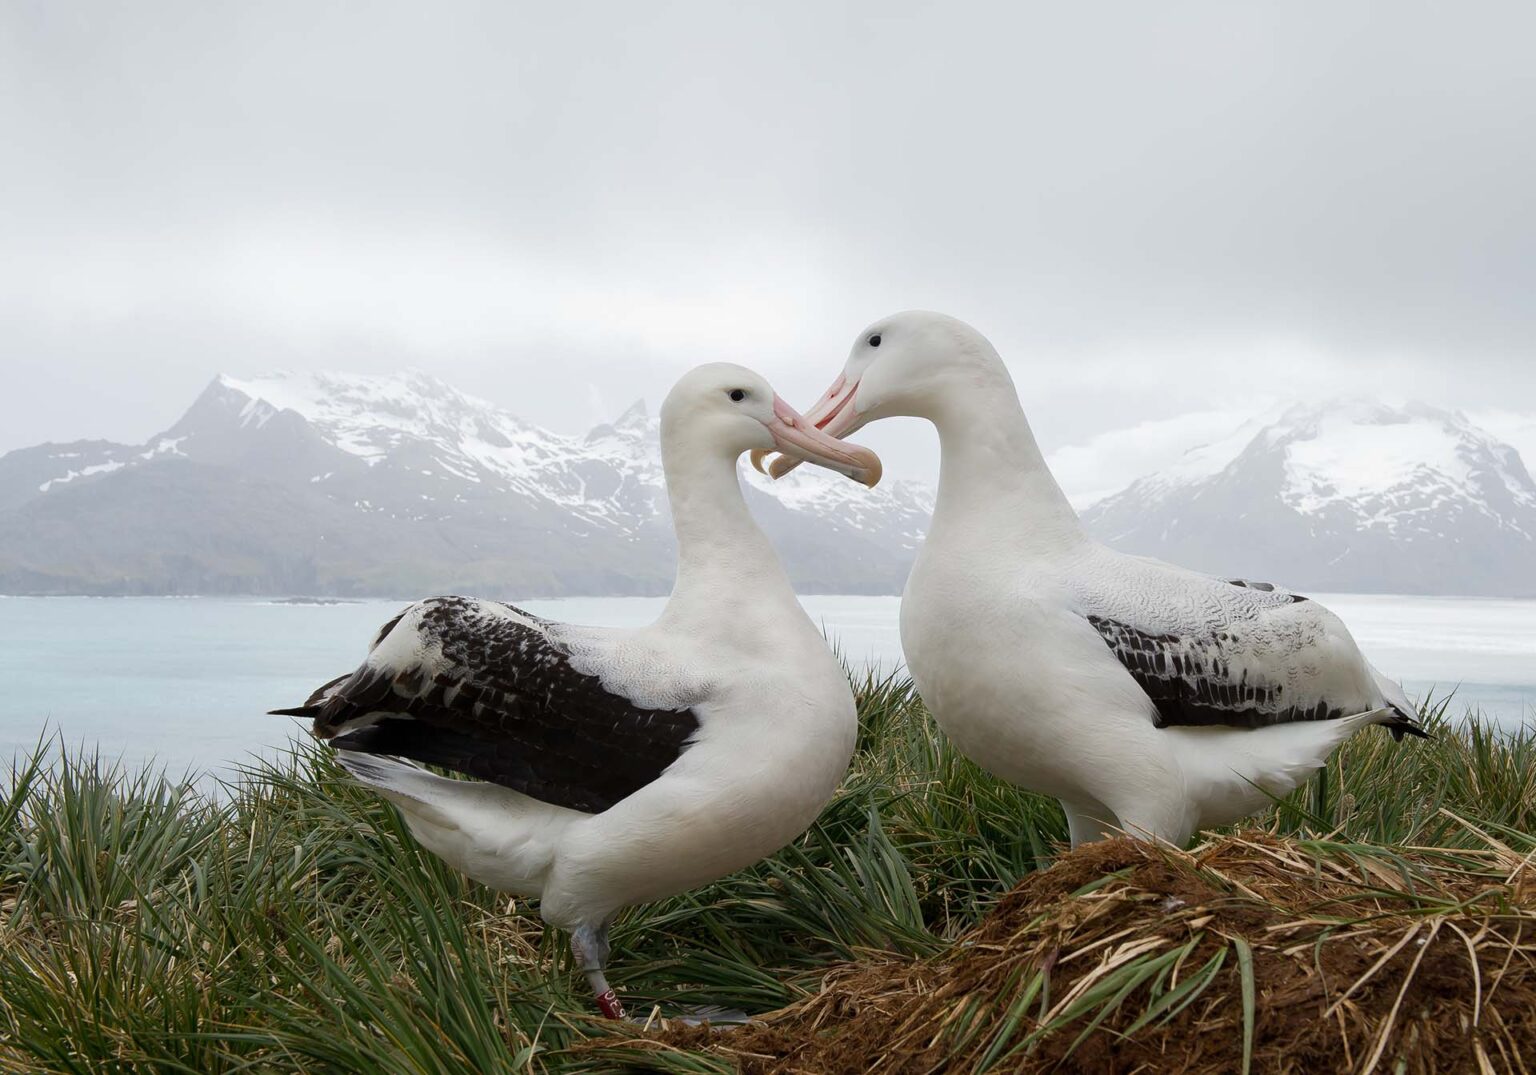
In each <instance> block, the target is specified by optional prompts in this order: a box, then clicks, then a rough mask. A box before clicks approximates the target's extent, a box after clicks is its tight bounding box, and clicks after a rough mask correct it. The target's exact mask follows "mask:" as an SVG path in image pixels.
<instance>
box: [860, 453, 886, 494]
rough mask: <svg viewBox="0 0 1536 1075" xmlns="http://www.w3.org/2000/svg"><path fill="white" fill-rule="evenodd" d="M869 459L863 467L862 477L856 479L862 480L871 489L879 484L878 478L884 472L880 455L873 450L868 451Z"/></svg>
mask: <svg viewBox="0 0 1536 1075" xmlns="http://www.w3.org/2000/svg"><path fill="white" fill-rule="evenodd" d="M870 460H871V462H870V465H869V466H867V467H865V468H864V475H863V477H861V478H859V479H858V480H859V481H861V482H863V483H864V485H865V486H867V487H868V488H870V489H873V488H874V487H875V486H877V485H879V484H880V479H881V478H882V477H883V476H884V474H885V467H884V465H882V464H881V462H880V457H879V456H878V455H875V454H874V453H873V452H871V453H870Z"/></svg>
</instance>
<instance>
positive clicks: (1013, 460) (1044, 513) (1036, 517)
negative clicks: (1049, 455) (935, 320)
mask: <svg viewBox="0 0 1536 1075" xmlns="http://www.w3.org/2000/svg"><path fill="white" fill-rule="evenodd" d="M929 418H930V420H931V421H932V422H933V424H934V427H935V428H936V429H937V430H938V433H939V490H938V496H937V497H936V499H935V503H934V509H933V525H932V529H931V531H930V533H929V537H928V541H929V543H933V544H937V543H940V542H953V541H964V540H965V539H966V537H967V535H970V536H972V537H976V538H980V539H982V540H992V539H993V538H995V537H996V536H997V532H998V530H999V529H1000V528H1002V529H1006V530H1007V531H1008V532H1009V533H1010V534H1011V535H1013V539H1014V540H1019V541H1023V542H1027V543H1028V544H1029V545H1030V546H1032V547H1034V548H1037V549H1040V550H1042V551H1049V550H1065V549H1069V548H1072V547H1075V546H1077V545H1079V544H1081V543H1082V542H1084V541H1086V540H1087V536H1086V534H1085V533H1084V531H1083V527H1082V523H1080V522H1079V521H1078V518H1077V512H1076V511H1074V510H1073V508H1072V505H1071V504H1070V503H1069V502H1068V500H1067V497H1066V494H1065V493H1063V492H1062V491H1061V486H1059V485H1057V484H1056V479H1055V477H1053V476H1052V474H1051V471H1050V468H1049V467H1047V466H1046V464H1045V457H1044V456H1043V455H1042V454H1041V452H1040V446H1039V445H1038V444H1037V443H1036V442H1035V435H1034V433H1033V431H1031V430H1030V428H1029V421H1028V419H1026V418H1025V417H1024V408H1023V407H1022V406H1021V405H1020V403H1019V397H1018V393H1017V392H1016V391H1015V390H1014V388H1013V384H1012V382H1011V381H1007V380H1005V381H1004V382H1003V383H999V384H996V385H988V386H986V388H985V389H981V388H980V386H972V390H970V391H965V392H956V393H953V394H951V395H949V396H948V397H945V398H940V399H939V400H937V401H936V405H935V407H934V409H933V412H932V413H931V414H930V415H929Z"/></svg>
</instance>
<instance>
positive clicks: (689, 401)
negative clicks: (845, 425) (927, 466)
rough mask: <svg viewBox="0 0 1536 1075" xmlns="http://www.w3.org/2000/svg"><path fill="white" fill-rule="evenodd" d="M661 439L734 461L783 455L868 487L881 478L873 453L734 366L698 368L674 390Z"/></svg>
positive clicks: (665, 411)
mask: <svg viewBox="0 0 1536 1075" xmlns="http://www.w3.org/2000/svg"><path fill="white" fill-rule="evenodd" d="M661 439H662V444H663V447H664V449H672V450H683V451H706V450H713V451H719V452H721V453H723V454H725V455H727V456H729V457H730V458H732V459H734V458H736V457H737V456H739V455H741V453H743V452H752V454H753V457H754V461H755V460H756V459H757V458H759V457H760V456H759V453H762V454H766V453H768V452H780V453H782V454H783V455H784V456H785V457H789V458H793V459H795V460H797V461H800V460H803V461H805V462H807V463H815V464H816V465H818V466H823V467H826V468H827V469H828V470H835V471H837V472H838V473H839V474H842V475H845V476H846V477H849V478H852V479H853V480H854V481H857V482H862V483H863V484H865V485H868V486H873V485H874V484H875V483H876V482H878V481H879V480H880V457H879V456H877V455H876V454H875V453H874V452H872V451H870V450H869V449H868V448H861V447H859V446H858V445H856V444H844V443H843V442H842V441H840V440H838V439H836V438H835V437H832V436H829V435H828V434H826V433H823V432H822V431H821V430H819V429H817V428H816V427H815V426H814V425H812V424H811V423H810V422H808V421H807V420H806V419H805V418H804V417H802V416H801V415H800V414H799V413H797V412H796V411H795V409H794V408H793V407H791V406H790V405H789V404H788V403H785V402H784V401H783V400H782V399H780V398H779V397H778V395H777V394H776V393H775V392H774V390H773V388H772V387H771V386H770V385H769V384H768V382H767V381H765V380H764V379H763V378H762V377H760V376H758V375H757V374H756V373H753V372H752V371H751V370H749V369H747V368H745V367H743V366H736V365H732V364H731V363H729V362H712V363H710V364H708V365H704V366H699V367H698V368H696V369H693V370H691V371H689V372H688V373H686V374H684V375H683V379H682V380H680V381H678V382H677V384H676V385H675V386H673V388H672V391H671V392H669V393H668V394H667V398H666V402H664V403H663V404H662V405H661Z"/></svg>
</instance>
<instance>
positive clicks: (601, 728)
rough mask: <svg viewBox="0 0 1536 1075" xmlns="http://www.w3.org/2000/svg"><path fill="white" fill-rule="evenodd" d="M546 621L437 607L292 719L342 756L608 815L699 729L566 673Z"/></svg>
mask: <svg viewBox="0 0 1536 1075" xmlns="http://www.w3.org/2000/svg"><path fill="white" fill-rule="evenodd" d="M548 626H549V624H548V623H547V621H544V620H541V619H539V618H538V617H535V616H532V615H529V614H528V613H526V612H523V611H522V610H520V609H517V608H514V607H513V606H511V605H503V604H499V603H496V602H489V601H473V600H469V599H467V598H462V597H439V598H433V599H431V600H429V601H423V602H420V603H419V604H416V605H413V606H411V607H410V608H408V609H406V610H405V611H404V612H403V613H401V614H400V615H399V616H397V617H396V618H395V619H394V620H393V621H391V623H389V624H386V625H385V627H384V629H383V630H382V631H381V632H380V633H379V637H378V639H377V640H376V641H375V643H374V646H373V649H372V651H371V652H370V653H369V656H368V659H367V660H365V661H364V662H363V664H362V665H361V666H360V667H359V668H358V669H357V671H355V672H353V673H352V674H351V675H349V676H345V677H342V678H341V679H339V680H333V681H331V682H330V683H328V684H326V685H325V686H323V687H321V688H320V689H319V690H318V691H316V692H315V694H314V695H313V696H311V698H310V699H309V702H308V703H307V704H305V705H304V706H301V707H299V708H297V709H288V710H275V711H274V712H278V713H285V714H289V715H293V716H302V717H308V718H312V719H313V721H314V727H313V731H314V734H315V735H316V736H318V737H320V738H322V739H326V740H328V741H329V742H330V744H331V745H332V746H334V747H336V748H337V749H339V750H351V751H357V752H359V753H364V754H386V755H390V756H393V757H400V758H409V759H411V760H413V761H418V762H425V763H427V764H429V765H438V766H442V767H443V768H446V769H453V770H455V771H457V772H460V773H464V774H465V775H468V776H473V777H476V778H478V779H481V780H489V781H491V782H493V783H496V784H500V785H502V786H504V787H508V788H511V789H513V790H514V791H519V792H522V793H523V794H525V795H530V796H532V797H533V798H536V799H540V800H542V801H544V802H547V803H553V804H555V805H558V806H566V807H570V808H571V809H573V810H583V811H586V812H588V813H600V812H601V811H603V810H606V809H608V807H610V806H612V805H613V804H614V803H616V802H618V801H619V800H621V799H623V798H625V797H626V796H628V795H631V794H633V793H634V792H635V791H637V790H639V789H640V788H642V787H644V786H645V785H646V784H649V783H650V782H651V781H653V780H655V779H656V778H657V777H658V776H660V775H661V774H662V772H664V771H665V770H666V769H667V767H668V766H670V765H671V764H672V763H673V762H674V761H676V760H677V758H678V757H679V755H681V754H682V752H683V751H684V750H685V749H686V748H687V746H688V744H689V742H690V740H691V739H692V737H693V735H694V733H695V732H697V731H698V728H699V720H698V717H697V716H696V715H695V714H694V712H693V711H692V710H691V709H690V708H687V707H686V706H684V707H679V708H676V709H649V708H645V707H643V706H639V705H636V704H634V703H633V702H632V701H631V700H630V699H628V698H626V697H624V696H623V695H621V694H617V693H614V692H613V691H610V690H608V689H607V688H606V687H604V685H603V683H602V681H601V680H600V679H599V678H598V677H597V676H595V675H588V674H585V673H583V672H579V671H577V670H576V669H575V668H574V667H572V664H571V660H570V654H569V653H568V652H567V651H565V650H564V649H563V648H561V647H560V646H559V645H557V644H556V643H554V642H553V641H551V639H550V638H549V635H548V633H547V628H548Z"/></svg>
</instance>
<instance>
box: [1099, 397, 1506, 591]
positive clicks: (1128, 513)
mask: <svg viewBox="0 0 1536 1075" xmlns="http://www.w3.org/2000/svg"><path fill="white" fill-rule="evenodd" d="M1084 520H1085V522H1087V523H1088V525H1089V526H1090V528H1091V529H1093V530H1094V532H1095V533H1097V534H1099V535H1100V536H1102V537H1103V538H1104V539H1105V540H1107V541H1109V542H1110V543H1111V544H1114V545H1116V546H1117V547H1120V548H1123V549H1126V550H1127V551H1133V552H1139V553H1146V554H1151V555H1155V556H1159V557H1162V558H1165V559H1170V560H1174V561H1176V562H1180V563H1184V564H1186V565H1188V566H1190V567H1197V568H1200V569H1202V570H1210V571H1213V572H1218V573H1227V572H1230V573H1234V574H1243V573H1244V572H1245V571H1246V572H1248V573H1249V574H1252V573H1254V572H1259V573H1261V574H1262V573H1264V571H1266V570H1267V571H1268V572H1269V573H1271V574H1275V575H1278V576H1279V581H1283V582H1287V583H1289V584H1291V585H1296V586H1311V587H1314V588H1320V589H1326V588H1334V589H1352V588H1353V589H1371V590H1388V591H1395V592H1462V593H1503V592H1508V590H1507V589H1505V588H1504V585H1505V584H1504V582H1502V581H1499V580H1505V579H1507V580H1508V581H1509V582H1510V583H1511V584H1514V585H1518V586H1519V587H1520V588H1521V592H1528V591H1529V590H1530V589H1531V588H1532V587H1536V483H1533V482H1532V480H1531V476H1530V473H1529V472H1528V471H1527V469H1526V467H1525V465H1524V463H1523V462H1522V461H1521V459H1520V456H1519V453H1518V452H1516V451H1515V449H1513V448H1512V447H1510V446H1509V445H1508V444H1505V443H1503V442H1502V441H1500V440H1499V439H1498V438H1496V437H1494V436H1493V435H1492V434H1490V433H1488V432H1487V431H1486V430H1484V429H1482V428H1480V427H1479V426H1477V425H1476V424H1474V423H1473V422H1472V421H1470V420H1469V419H1468V418H1467V417H1466V416H1465V415H1462V414H1459V413H1455V412H1452V411H1447V410H1443V409H1441V408H1437V407H1432V406H1428V405H1426V404H1422V403H1408V404H1404V405H1394V404H1386V403H1381V402H1377V401H1372V400H1340V401H1332V402H1328V403H1322V404H1303V405H1298V406H1293V407H1290V408H1288V409H1285V410H1283V411H1279V412H1276V413H1271V414H1268V415H1265V416H1262V417H1261V418H1258V419H1255V420H1253V421H1250V422H1248V423H1246V424H1245V425H1244V426H1242V427H1241V428H1240V429H1238V430H1236V431H1235V432H1234V433H1233V434H1232V435H1231V436H1229V437H1226V438H1223V439H1221V440H1219V441H1216V442H1213V443H1212V444H1209V445H1205V446H1203V447H1200V448H1197V449H1194V450H1192V451H1191V452H1189V453H1187V454H1186V456H1185V457H1184V458H1183V459H1182V460H1180V461H1179V463H1178V464H1176V465H1175V466H1173V467H1170V468H1168V469H1166V470H1164V471H1162V472H1161V473H1158V474H1152V475H1148V476H1146V477H1144V478H1141V479H1139V480H1137V481H1136V482H1134V483H1132V484H1131V485H1130V486H1129V487H1128V488H1126V489H1125V490H1124V491H1122V492H1120V493H1118V494H1116V495H1115V496H1112V497H1109V498H1107V499H1106V500H1103V501H1100V502H1099V503H1097V504H1095V505H1094V506H1093V507H1092V508H1090V509H1089V510H1088V511H1087V512H1085V513H1084ZM1282 546H1286V547H1285V548H1282ZM1266 564H1272V565H1274V566H1273V567H1270V568H1266V567H1265V565H1266ZM1457 576H1460V578H1459V579H1458V577H1457ZM1311 580H1318V581H1311Z"/></svg>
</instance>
